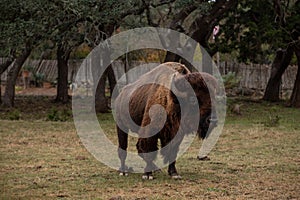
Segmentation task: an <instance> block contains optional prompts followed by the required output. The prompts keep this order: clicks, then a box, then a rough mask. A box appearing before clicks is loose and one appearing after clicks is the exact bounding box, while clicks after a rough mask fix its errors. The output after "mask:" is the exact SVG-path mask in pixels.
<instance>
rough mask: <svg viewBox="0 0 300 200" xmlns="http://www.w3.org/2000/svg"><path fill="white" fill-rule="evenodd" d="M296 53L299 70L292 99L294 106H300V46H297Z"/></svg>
mask: <svg viewBox="0 0 300 200" xmlns="http://www.w3.org/2000/svg"><path fill="white" fill-rule="evenodd" d="M295 54H296V57H297V63H298V70H297V75H296V80H295V83H294V88H293V93H292V96H291V99H290V103H291V106H292V107H296V108H300V48H299V47H298V48H297V47H296V48H295Z"/></svg>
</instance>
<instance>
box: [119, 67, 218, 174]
mask: <svg viewBox="0 0 300 200" xmlns="http://www.w3.org/2000/svg"><path fill="white" fill-rule="evenodd" d="M163 68H168V73H164V70H162V69H163ZM170 72H171V73H170ZM153 76H155V77H156V80H161V81H163V82H169V83H168V84H165V85H161V84H154V83H151V84H145V85H140V86H139V85H138V82H139V81H143V79H144V80H145V79H148V78H150V79H151V78H154V77H153ZM216 84H217V82H216V80H215V79H214V78H213V77H212V76H211V75H209V74H205V73H199V72H197V73H191V72H190V71H189V70H188V69H187V68H186V67H185V66H184V65H182V64H180V63H173V62H169V63H164V64H161V65H160V66H158V67H156V68H155V69H153V70H152V71H150V72H149V73H147V74H145V75H143V76H142V77H140V79H139V80H138V81H137V82H135V83H133V84H130V85H128V86H126V87H124V88H123V90H122V91H121V93H120V95H119V96H118V97H117V99H116V101H115V105H116V106H115V109H116V116H117V124H118V125H117V132H118V141H119V158H120V160H121V168H120V170H121V172H125V171H126V170H127V169H126V165H125V159H126V153H124V151H122V150H125V151H126V149H127V145H128V142H127V140H128V135H127V133H128V131H129V129H130V130H132V131H133V132H136V133H138V135H139V139H138V142H137V145H136V147H137V150H138V153H139V154H140V155H141V156H142V157H143V159H144V160H145V162H146V168H145V175H146V176H144V177H146V178H149V177H151V173H152V172H151V169H153V167H154V164H153V160H154V159H155V156H156V155H155V154H151V156H147V154H144V153H149V152H155V151H157V150H158V139H159V140H160V142H161V146H162V147H165V146H166V145H168V144H169V143H170V142H171V141H172V139H173V138H174V137H175V135H176V134H183V135H184V134H186V133H190V132H192V131H197V133H198V135H199V137H201V138H204V137H205V136H206V133H207V130H208V127H209V124H210V121H209V120H210V119H211V117H213V118H215V115H214V116H212V115H213V114H212V105H213V101H214V91H215V88H216ZM167 86H170V87H169V88H172V89H173V88H175V90H172V91H171V90H170V89H168V87H167ZM188 87H191V88H192V90H189V89H188ZM192 93H194V95H195V96H196V98H197V99H195V98H194V99H192V98H190V97H191V96H193V94H192ZM128 95H130V99H129V102H128V103H129V114H130V117H131V119H132V120H131V119H128V117H126V116H125V115H124V113H126V112H125V110H124V109H126V108H124V107H125V106H128V104H127V105H126V103H124V101H125V100H124V99H126V98H128ZM179 102H183V105H184V107H185V109H182V108H181V107H180V105H182V103H179ZM157 104H158V105H161V106H162V107H163V108H164V110H165V111H164V110H163V109H160V108H156V109H155V108H154V109H153V110H152V111H151V109H152V108H153V107H152V106H154V105H157ZM151 107H152V108H151ZM149 111H150V113H149ZM195 111H196V112H195ZM151 112H152V113H151ZM164 112H165V113H166V116H165V117H166V121H165V123H164V124H161V123H162V122H164ZM199 114H200V120H199V122H197V123H196V125H197V126H192V125H191V124H195V123H194V121H193V120H195V119H197V116H196V115H198V116H199ZM151 115H152V116H151ZM182 118H183V120H182ZM181 120H182V121H184V124H180V122H181ZM140 127H142V128H140ZM179 129H180V130H179ZM153 133H157V134H154V135H153ZM182 138H183V137H179V139H177V140H176V141H172V144H171V145H169V148H168V149H167V150H165V151H162V152H161V153H162V155H163V156H164V161H165V162H168V163H169V168H168V172H169V174H170V175H171V176H172V177H178V174H177V170H176V168H175V159H176V156H177V152H178V148H179V145H180V143H181V141H182Z"/></svg>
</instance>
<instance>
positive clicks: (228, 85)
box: [222, 72, 240, 89]
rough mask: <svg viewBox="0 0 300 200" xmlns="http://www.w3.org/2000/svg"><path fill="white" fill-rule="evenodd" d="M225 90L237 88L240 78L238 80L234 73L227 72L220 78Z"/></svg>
mask: <svg viewBox="0 0 300 200" xmlns="http://www.w3.org/2000/svg"><path fill="white" fill-rule="evenodd" d="M222 78H223V82H224V87H225V89H232V88H235V87H238V86H239V83H240V78H238V77H237V76H236V74H235V72H229V73H227V74H225V75H223V76H222Z"/></svg>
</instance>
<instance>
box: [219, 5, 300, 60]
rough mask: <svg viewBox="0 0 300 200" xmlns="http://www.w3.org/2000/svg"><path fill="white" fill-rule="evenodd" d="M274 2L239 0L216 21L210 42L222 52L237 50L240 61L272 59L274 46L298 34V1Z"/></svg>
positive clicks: (299, 24) (291, 39)
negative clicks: (214, 36)
mask: <svg viewBox="0 0 300 200" xmlns="http://www.w3.org/2000/svg"><path fill="white" fill-rule="evenodd" d="M274 2H275V1H270V0H268V1H260V0H249V1H248V0H247V1H246V0H243V1H239V4H238V6H237V8H236V9H234V10H232V11H231V12H228V13H227V17H225V18H224V19H223V20H222V21H221V22H220V33H219V37H218V38H217V39H216V43H215V44H214V45H216V46H217V47H218V49H219V51H221V52H223V53H230V52H232V51H238V59H239V61H241V62H253V63H270V62H272V61H273V59H272V55H273V54H274V53H275V52H276V50H277V49H278V48H286V47H287V45H288V44H289V43H290V42H292V41H294V40H297V39H298V36H299V34H300V33H299V30H300V28H299V27H300V13H299V9H300V7H299V4H300V3H299V1H297V2H295V1H277V2H279V4H280V5H279V6H280V8H277V9H275V6H274ZM288 2H289V3H288ZM296 10H298V11H296ZM297 35H298V36H297ZM295 36H296V37H295Z"/></svg>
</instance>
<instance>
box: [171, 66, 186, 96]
mask: <svg viewBox="0 0 300 200" xmlns="http://www.w3.org/2000/svg"><path fill="white" fill-rule="evenodd" d="M182 79H184V76H183V75H181V74H179V73H178V72H176V73H175V74H174V75H173V76H172V80H171V91H172V92H173V93H174V94H175V95H176V96H178V97H181V98H186V97H187V93H186V92H183V91H180V90H179V89H178V88H177V87H176V86H175V85H176V84H175V83H176V82H178V81H185V80H182Z"/></svg>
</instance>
